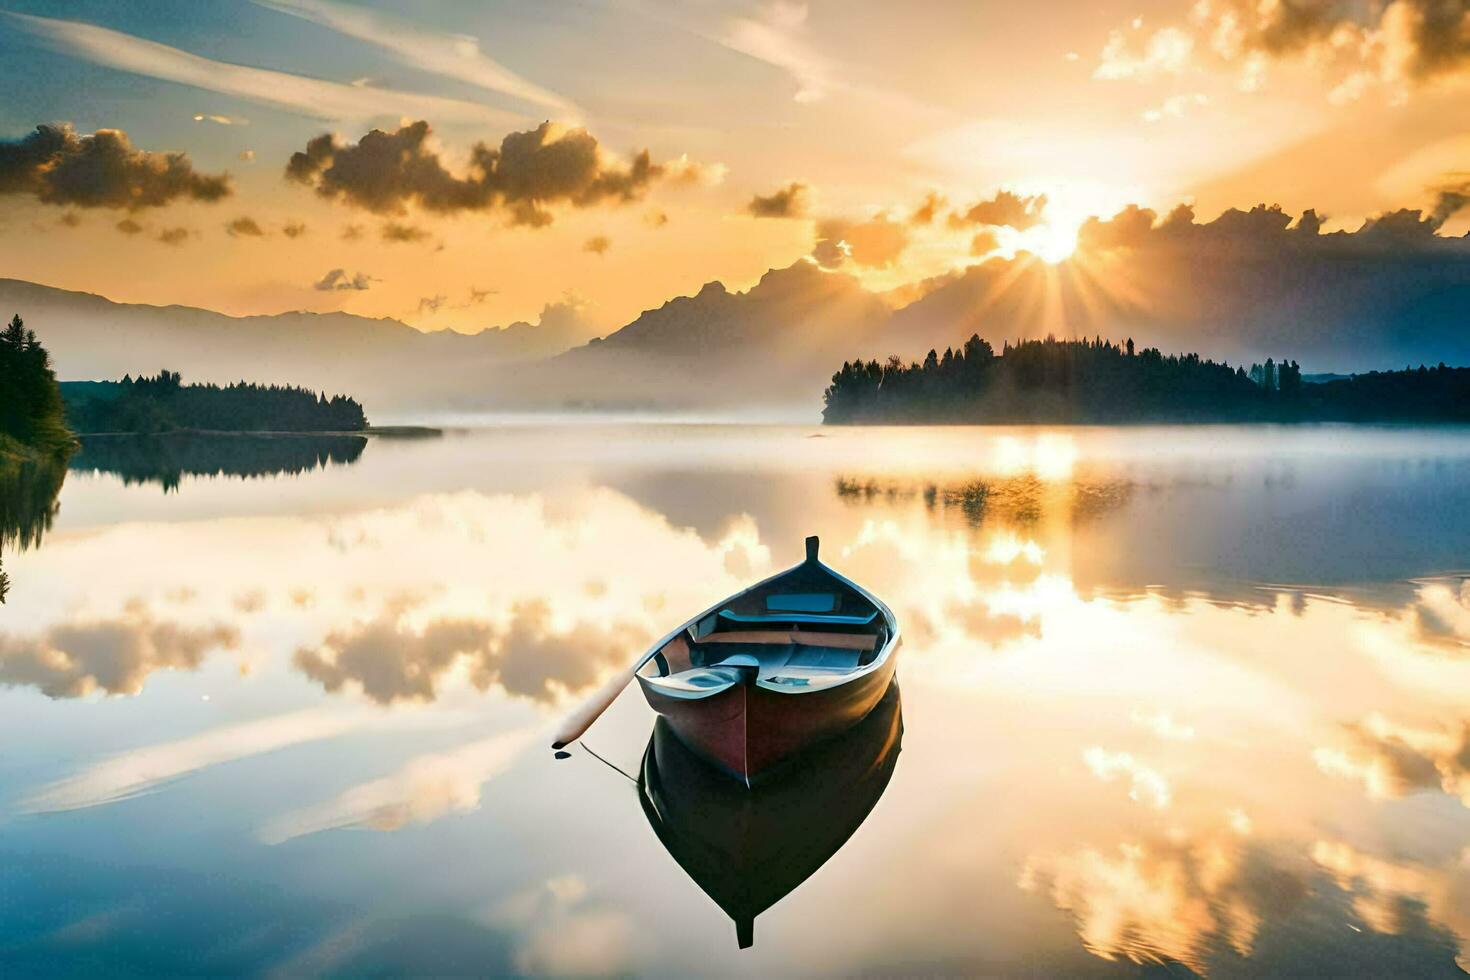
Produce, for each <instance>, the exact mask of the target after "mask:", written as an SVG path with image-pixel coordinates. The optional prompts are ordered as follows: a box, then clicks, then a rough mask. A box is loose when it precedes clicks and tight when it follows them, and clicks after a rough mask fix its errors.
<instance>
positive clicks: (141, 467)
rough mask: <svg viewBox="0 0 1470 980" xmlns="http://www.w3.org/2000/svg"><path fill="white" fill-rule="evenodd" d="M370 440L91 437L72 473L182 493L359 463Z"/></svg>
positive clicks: (234, 436)
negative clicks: (200, 479)
mask: <svg viewBox="0 0 1470 980" xmlns="http://www.w3.org/2000/svg"><path fill="white" fill-rule="evenodd" d="M366 445H367V438H366V437H365V436H351V435H294V434H287V435H276V434H271V435H260V434H254V433H238V434H236V433H228V434H222V433H194V432H189V433H173V434H168V435H157V436H134V435H123V436H87V437H86V438H84V439H83V440H82V448H81V451H80V452H78V453H77V454H76V455H75V456H73V457H72V458H71V468H72V469H74V470H79V471H81V472H85V473H108V474H112V475H114V476H118V477H121V478H122V481H123V483H124V484H125V485H128V486H131V485H133V484H140V483H157V484H159V485H160V486H162V487H163V491H164V493H170V492H173V491H176V490H178V488H179V483H180V482H181V481H182V479H183V478H184V477H186V476H233V477H239V478H241V479H252V478H259V477H269V476H279V475H283V474H289V475H295V474H298V473H305V472H309V471H311V470H315V469H324V468H326V467H327V466H329V465H332V464H341V465H349V464H351V463H355V462H357V459H358V457H359V456H361V455H362V451H363V448H364V447H365V446H366Z"/></svg>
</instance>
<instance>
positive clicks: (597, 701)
mask: <svg viewBox="0 0 1470 980" xmlns="http://www.w3.org/2000/svg"><path fill="white" fill-rule="evenodd" d="M642 665H643V664H642V661H640V662H639V663H638V664H637V665H636V666H633V667H629V668H628V669H627V670H624V671H622V672H620V673H618V674H614V675H613V676H612V677H611V678H609V679H608V682H607V683H606V684H604V685H602V686H601V687H599V688H598V689H597V690H596V691H594V692H593V693H592V696H591V697H589V698H588V699H587V700H586V701H583V702H582V704H581V705H580V706H578V707H577V708H576V710H574V711H573V712H572V713H571V714H569V715H567V717H566V720H565V721H563V722H562V723H561V729H560V730H559V731H558V732H557V733H556V738H555V740H554V741H553V742H552V743H551V747H552V748H553V749H560V748H565V747H566V746H568V745H571V744H572V743H573V742H575V741H576V740H577V739H579V738H581V737H582V734H583V733H584V732H586V731H587V729H589V728H591V727H592V723H593V722H594V721H596V720H597V719H598V718H601V717H602V713H603V712H604V711H606V710H607V709H608V708H610V707H612V703H613V702H614V701H616V700H617V699H618V695H619V694H622V693H623V688H625V687H627V686H628V684H629V682H631V681H632V680H633V674H634V673H636V672H637V669H638V667H641V666H642Z"/></svg>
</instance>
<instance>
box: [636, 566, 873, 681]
mask: <svg viewBox="0 0 1470 980" xmlns="http://www.w3.org/2000/svg"><path fill="white" fill-rule="evenodd" d="M889 636H890V627H889V623H888V621H887V617H885V616H884V615H883V612H882V610H880V609H879V608H878V606H876V605H875V604H874V603H873V601H872V600H871V599H869V598H867V597H866V596H865V595H863V594H862V593H861V592H859V591H858V590H856V589H854V588H853V587H852V586H851V585H849V584H848V583H846V582H845V581H843V580H842V579H840V578H839V577H837V576H836V575H834V574H833V573H832V572H830V571H829V570H827V568H826V567H825V566H823V565H820V564H817V563H815V562H810V563H807V564H804V565H799V566H797V567H796V568H794V569H792V570H791V571H789V572H787V573H786V574H784V575H781V576H778V577H777V578H775V579H772V580H771V581H769V582H766V583H764V584H763V585H759V586H757V587H755V588H754V589H751V590H749V591H747V592H743V593H741V594H740V595H737V596H735V597H733V598H731V599H730V600H728V601H727V602H726V603H725V604H724V605H722V606H720V607H719V608H718V609H716V610H714V611H712V612H710V613H708V614H706V615H705V616H704V617H702V618H700V619H698V620H695V621H694V622H692V623H690V624H689V625H688V627H686V628H685V629H684V630H682V631H680V632H679V633H678V634H677V635H675V636H674V637H673V638H672V639H670V640H669V641H668V642H666V643H665V644H664V645H663V646H662V647H660V648H659V650H658V652H657V653H655V654H654V656H653V658H652V659H651V660H650V661H649V662H648V663H647V664H645V665H644V667H643V669H642V670H641V671H640V673H641V674H642V676H643V677H644V678H646V679H648V680H651V681H653V682H654V683H655V684H656V686H657V687H658V688H659V689H661V690H664V691H667V692H669V693H671V694H677V695H682V696H684V697H700V696H704V695H707V694H712V693H715V692H717V691H720V690H723V689H725V688H727V687H730V686H731V685H733V684H737V683H740V682H741V680H742V679H743V678H744V677H745V676H746V675H749V674H754V675H755V676H754V679H755V681H756V682H757V683H758V684H760V685H761V686H762V687H767V688H770V689H772V690H778V691H788V692H790V693H800V692H801V691H803V690H811V689H813V688H821V687H829V686H833V685H835V684H837V683H840V682H841V681H842V680H843V679H845V678H846V677H847V676H849V675H851V674H853V673H856V672H858V671H860V670H861V669H862V668H864V667H866V666H867V665H869V664H871V663H872V662H873V661H874V660H875V659H876V658H878V657H879V656H880V655H881V654H882V653H883V651H884V649H885V647H886V645H887V643H888V639H889Z"/></svg>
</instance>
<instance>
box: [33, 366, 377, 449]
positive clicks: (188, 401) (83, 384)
mask: <svg viewBox="0 0 1470 980" xmlns="http://www.w3.org/2000/svg"><path fill="white" fill-rule="evenodd" d="M61 395H62V398H63V399H64V400H65V403H66V414H67V419H68V420H69V421H70V423H71V427H72V428H73V429H75V430H76V431H77V432H80V433H82V434H83V435H88V434H93V433H108V434H117V433H139V434H156V433H161V432H177V431H197V432H360V431H362V430H364V429H366V428H367V417H366V416H365V415H364V414H363V411H362V406H361V405H359V404H358V403H357V402H356V401H355V400H353V399H352V398H349V397H347V396H346V395H333V396H332V397H331V398H328V397H327V396H326V395H325V394H318V393H316V392H313V391H311V390H309V389H306V388H294V387H289V386H283V385H259V384H251V383H248V382H245V381H240V382H237V383H235V384H231V385H225V386H224V387H221V386H219V385H214V384H189V385H186V384H184V383H183V378H181V377H180V376H179V373H178V372H177V371H168V370H164V371H160V372H159V373H158V374H157V375H155V376H153V377H137V378H133V377H125V378H123V380H121V381H74V382H66V383H63V384H62V385H61Z"/></svg>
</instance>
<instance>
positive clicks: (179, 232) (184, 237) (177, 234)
mask: <svg viewBox="0 0 1470 980" xmlns="http://www.w3.org/2000/svg"><path fill="white" fill-rule="evenodd" d="M188 239H189V229H187V228H164V229H163V230H161V231H160V232H159V233H158V240H159V241H160V242H163V244H165V245H182V244H184V242H186V241H188Z"/></svg>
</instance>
